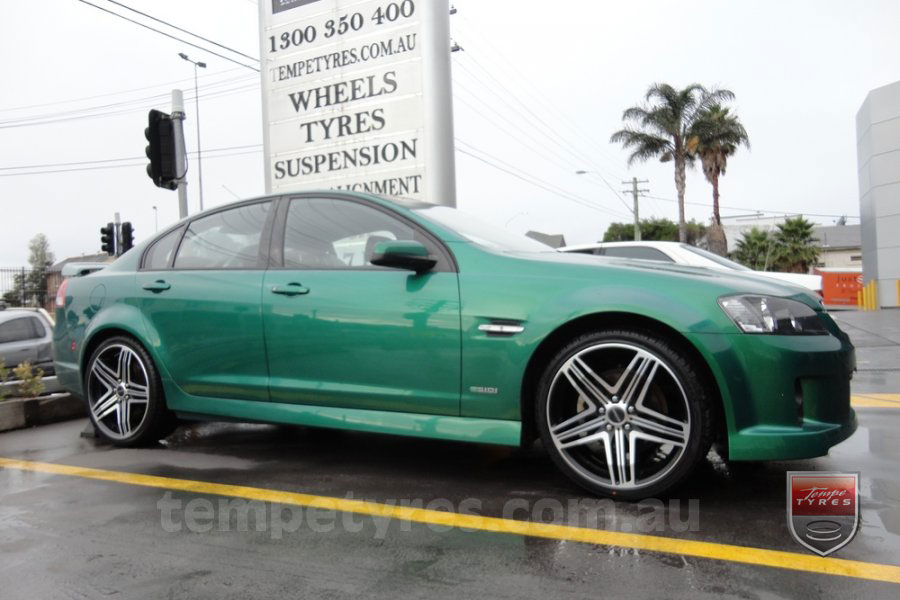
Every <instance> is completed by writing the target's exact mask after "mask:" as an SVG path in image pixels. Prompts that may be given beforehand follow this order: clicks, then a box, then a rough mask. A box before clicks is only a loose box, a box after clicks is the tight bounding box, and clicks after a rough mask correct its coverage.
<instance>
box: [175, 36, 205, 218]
mask: <svg viewBox="0 0 900 600" xmlns="http://www.w3.org/2000/svg"><path fill="white" fill-rule="evenodd" d="M178 56H180V57H181V58H182V59H184V60H186V61H188V62H189V63H191V64H192V65H194V112H196V113H197V189H199V190H200V210H201V211H202V210H203V160H202V158H201V155H200V94H199V93H198V88H197V67H200V68H201V69H205V68H206V63H205V62H199V61H193V60H191V59H190V58H188V55H187V54H185V53H184V52H179V53H178Z"/></svg>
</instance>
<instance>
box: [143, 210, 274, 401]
mask: <svg viewBox="0 0 900 600" xmlns="http://www.w3.org/2000/svg"><path fill="white" fill-rule="evenodd" d="M273 216H274V211H273V210H272V202H271V201H263V202H255V203H245V204H243V205H240V206H237V207H229V208H226V209H224V210H221V211H218V212H215V213H212V214H207V215H205V216H201V217H198V218H197V219H194V220H193V221H191V222H190V223H188V224H187V225H186V226H182V227H181V228H179V229H176V230H174V231H171V232H169V233H168V234H166V235H164V236H162V237H161V238H160V239H159V240H157V241H156V242H155V243H154V244H153V245H152V246H150V247H149V248H148V249H147V251H146V253H145V254H144V257H143V262H142V267H141V269H140V270H139V271H138V274H137V278H136V280H137V288H136V293H137V295H138V297H139V299H140V306H141V309H142V313H143V317H144V319H145V321H146V324H147V326H148V329H149V330H150V335H151V337H152V338H153V339H152V340H151V341H152V343H153V345H154V346H155V350H156V352H157V355H158V356H159V357H160V359H161V361H162V363H163V366H164V367H165V369H166V371H167V372H168V373H169V375H170V376H171V378H172V380H173V381H174V382H175V383H176V384H177V385H178V386H179V387H181V389H182V390H184V391H185V392H187V393H188V394H191V395H195V396H209V397H217V398H233V399H240V400H268V371H267V366H266V358H265V344H264V342H263V328H262V311H261V304H260V294H261V288H262V282H263V274H264V272H265V264H266V261H267V251H268V246H269V235H270V233H269V232H270V230H271V220H272V217H273Z"/></svg>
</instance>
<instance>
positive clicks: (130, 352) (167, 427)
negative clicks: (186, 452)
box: [84, 336, 176, 446]
mask: <svg viewBox="0 0 900 600" xmlns="http://www.w3.org/2000/svg"><path fill="white" fill-rule="evenodd" d="M84 391H85V394H84V395H85V400H86V401H87V405H88V406H87V407H88V414H89V416H90V419H91V422H92V423H93V424H94V428H95V429H96V430H97V432H98V433H99V434H100V436H101V437H102V438H103V439H105V440H106V441H108V442H110V443H112V444H115V445H116V446H143V445H147V444H151V443H154V442H156V441H158V440H160V439H162V438H164V437H165V436H167V435H169V434H170V433H171V432H172V430H173V429H174V428H175V425H176V421H175V417H174V415H173V414H172V413H171V412H170V411H169V410H168V408H167V407H166V400H165V397H164V395H163V391H162V383H161V382H160V379H159V373H158V372H157V370H156V367H155V366H154V364H153V360H152V359H151V358H150V355H149V354H148V353H147V351H146V350H145V349H144V347H143V346H141V345H140V344H139V343H137V342H136V341H135V340H134V339H132V338H130V337H126V336H117V337H113V338H110V339H108V340H105V341H103V343H101V344H100V345H99V346H98V347H97V348H96V349H95V350H94V352H93V354H91V357H90V359H89V360H88V362H87V369H86V370H85V375H84Z"/></svg>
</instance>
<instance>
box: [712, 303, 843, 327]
mask: <svg viewBox="0 0 900 600" xmlns="http://www.w3.org/2000/svg"><path fill="white" fill-rule="evenodd" d="M719 305H720V306H721V307H722V308H723V309H724V310H725V312H726V313H728V316H729V317H731V320H732V321H734V322H735V324H736V325H737V326H738V327H740V329H741V331H743V332H744V333H774V334H778V335H822V334H825V333H828V332H827V331H826V329H825V326H824V325H823V324H822V320H821V319H820V318H819V315H817V314H816V311H814V310H813V309H811V308H810V307H808V306H807V305H805V304H803V303H802V302H797V301H796V300H787V299H785V298H775V297H772V296H749V295H748V296H725V297H723V298H719Z"/></svg>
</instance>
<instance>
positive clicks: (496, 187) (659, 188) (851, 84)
mask: <svg viewBox="0 0 900 600" xmlns="http://www.w3.org/2000/svg"><path fill="white" fill-rule="evenodd" d="M91 1H92V2H93V3H95V4H98V5H101V6H103V7H104V8H108V9H110V10H114V11H117V12H120V13H123V14H126V15H128V16H130V17H135V18H138V19H140V17H137V16H136V15H134V14H133V13H128V12H127V11H125V10H124V9H122V8H120V7H117V6H115V5H113V4H110V3H108V2H106V1H105V0H91ZM419 1H423V0H419ZM123 4H126V5H129V6H132V7H134V8H137V9H139V10H141V11H143V12H146V13H148V14H151V15H153V16H155V17H158V18H160V19H164V20H167V21H170V22H172V23H174V24H176V25H178V26H180V27H183V28H185V29H187V30H190V31H192V32H195V33H198V34H200V35H203V36H205V37H207V38H210V39H212V40H215V41H217V42H219V43H222V44H224V45H227V46H230V47H232V48H235V49H237V50H240V51H242V52H244V53H246V54H249V55H251V56H258V55H259V48H258V47H259V40H258V38H259V33H258V18H257V15H258V8H257V6H256V2H255V0H215V1H213V0H178V1H174V0H154V1H152V2H151V1H149V0H123ZM453 4H454V5H455V6H456V7H457V9H458V13H457V14H456V15H455V16H453V17H452V21H451V23H452V25H451V26H452V34H453V37H454V39H455V40H456V41H457V42H458V43H459V44H460V45H461V46H462V47H463V51H462V52H457V53H454V55H453V67H454V86H455V91H454V100H455V124H456V136H457V138H458V139H459V140H460V142H459V146H458V148H462V149H466V150H467V151H468V152H470V153H475V154H480V156H482V158H485V159H487V160H488V161H490V162H493V163H494V164H495V165H497V166H502V167H504V168H505V169H507V170H512V171H513V172H520V174H521V173H525V174H527V175H528V177H530V178H532V180H533V181H534V180H537V181H539V182H540V185H541V186H543V188H544V189H542V188H541V187H537V186H535V185H533V184H530V183H526V182H524V181H522V180H521V179H519V178H517V177H515V176H513V175H511V174H509V173H506V172H504V171H501V170H499V169H497V168H495V167H491V166H488V165H486V164H485V163H483V162H480V161H478V160H476V159H475V158H472V157H471V156H469V155H468V154H461V153H458V154H457V179H458V206H459V208H461V209H463V210H465V211H467V212H471V213H474V214H476V215H479V216H481V217H483V218H485V219H487V220H490V221H493V222H495V223H497V224H498V225H500V226H503V227H507V228H508V229H510V230H513V231H518V232H524V231H526V230H528V229H538V230H541V231H544V232H547V233H563V234H565V236H566V240H567V242H569V243H585V242H590V241H594V240H596V239H599V238H600V237H602V235H603V232H604V231H605V229H606V227H607V225H608V224H609V223H610V222H611V221H616V220H618V221H625V220H628V219H630V215H629V214H628V212H627V209H626V207H625V206H624V204H623V199H622V197H621V196H619V195H618V194H616V193H614V191H613V189H610V187H608V186H607V185H606V183H604V181H603V179H605V180H606V182H608V183H609V186H611V187H612V188H614V190H619V189H622V188H623V187H624V186H623V185H622V184H621V181H622V180H624V179H628V178H631V177H632V176H637V177H639V178H641V179H649V180H650V183H649V184H645V187H647V186H648V187H649V189H650V195H651V196H654V197H655V198H647V199H644V200H642V205H641V214H642V216H645V217H652V216H656V217H668V218H672V219H675V218H676V216H677V209H676V205H675V203H674V202H672V201H670V200H671V199H674V198H675V197H676V192H675V186H674V182H673V176H672V167H671V165H670V164H659V163H647V164H638V165H635V166H634V167H632V168H631V169H629V168H628V167H627V164H626V158H627V155H626V153H625V152H624V151H622V150H621V149H620V148H619V147H617V146H614V145H612V144H610V143H609V141H608V140H609V136H610V134H612V132H613V131H615V130H616V129H618V128H619V127H620V126H621V114H622V110H623V109H624V108H626V107H628V106H629V105H631V104H634V103H637V102H638V101H639V100H641V98H642V96H643V94H644V92H645V91H646V88H647V87H648V85H649V84H650V83H652V82H655V81H663V82H668V83H671V84H673V85H675V86H684V85H687V84H689V83H692V82H698V83H702V84H704V85H706V86H710V87H716V86H718V87H725V88H728V89H731V90H733V91H734V92H735V94H736V95H737V99H736V102H735V103H734V107H735V110H736V111H737V113H738V115H739V116H740V117H741V119H742V120H743V122H744V124H745V126H746V128H747V130H748V132H749V135H750V138H751V141H752V145H753V146H752V151H750V152H748V151H746V150H741V151H740V152H739V154H738V155H736V156H735V157H733V158H732V159H731V161H730V162H729V167H728V173H727V175H726V176H725V177H724V179H723V180H722V182H721V193H722V199H721V202H722V205H723V206H724V207H729V208H723V216H724V215H740V214H746V213H747V212H748V211H747V209H759V210H765V211H786V212H796V213H804V214H808V215H823V216H811V217H810V218H811V219H813V220H815V221H817V222H820V223H827V224H831V223H832V222H833V221H834V220H835V219H836V216H837V215H848V216H851V217H854V216H858V215H859V199H858V192H857V175H856V133H855V126H854V118H855V115H856V112H857V110H858V109H859V106H860V105H861V103H862V102H863V100H864V99H865V96H866V94H867V93H868V91H869V90H870V89H872V88H875V87H879V86H882V85H885V84H888V83H891V82H893V81H896V80H898V79H900V59H898V57H900V35H898V34H897V32H898V31H900V2H897V1H896V0H882V1H878V0H867V1H866V2H846V1H837V0H835V1H830V0H828V1H826V0H815V1H813V0H809V1H794V0H780V1H775V0H772V1H753V2H750V1H745V2H742V3H737V2H722V1H721V0H718V1H715V0H709V1H696V2H686V1H683V2H671V1H664V0H660V1H653V2H650V1H646V2H641V1H629V2H621V1H620V2H607V1H587V0H556V1H555V2H552V3H543V2H522V1H521V0H490V1H484V0H481V1H478V0H454V2H453ZM532 7H533V8H532ZM0 10H2V13H0V81H2V85H0V201H2V210H0V223H2V225H3V226H2V229H0V266H3V267H6V266H20V265H23V264H25V263H26V260H27V242H28V240H29V239H30V238H31V237H33V236H34V235H35V234H36V233H39V232H43V233H45V234H46V235H47V236H48V237H49V239H50V243H51V247H52V249H53V251H54V252H55V253H56V256H57V258H58V259H60V258H65V257H68V256H73V255H81V254H84V253H93V252H96V251H98V249H99V245H100V242H99V227H100V226H101V225H103V224H105V223H106V222H107V221H109V220H112V217H113V213H114V212H116V211H118V212H120V213H121V215H122V218H123V220H130V221H132V222H133V223H134V224H135V227H136V230H137V231H136V237H137V238H138V239H143V238H144V237H145V236H148V235H151V234H152V233H153V231H154V229H155V220H154V217H155V216H157V215H158V221H159V227H160V228H162V227H164V226H165V225H166V224H169V223H171V222H173V221H175V220H176V219H177V215H178V208H177V197H176V194H175V193H174V192H169V191H163V190H159V189H157V188H155V187H154V186H153V185H152V183H151V182H150V180H149V179H148V178H147V176H146V174H145V166H144V164H145V161H141V160H121V159H139V157H142V156H143V153H144V146H145V145H146V141H145V139H144V136H143V130H144V127H145V126H146V113H147V110H148V109H149V108H151V107H158V108H160V109H164V110H166V111H167V112H168V109H169V91H170V90H171V89H172V88H173V87H181V88H183V89H184V90H185V95H186V97H187V99H188V107H187V112H188V119H189V120H188V122H187V144H188V146H189V148H190V149H195V148H196V136H195V130H194V127H195V121H194V120H193V119H194V117H195V115H194V108H193V100H192V98H193V79H192V76H193V70H192V67H191V65H190V64H188V63H186V62H184V61H182V60H181V59H179V58H178V53H179V52H186V53H187V54H189V55H190V56H191V57H192V58H194V59H195V60H202V61H205V62H206V63H207V64H208V68H207V69H206V70H205V71H202V72H201V79H200V116H201V125H202V130H201V140H202V147H203V153H204V160H203V178H204V182H203V183H204V194H205V195H204V198H205V206H206V207H210V206H214V205H218V204H223V203H226V202H229V201H232V200H234V199H235V197H240V198H246V197H251V196H254V195H259V194H262V193H263V192H264V183H263V161H262V148H261V143H262V117H261V112H260V104H261V103H260V91H259V75H258V74H257V73H255V72H254V71H252V70H250V69H247V68H244V67H240V66H237V65H235V64H233V63H230V62H227V61H225V60H222V59H220V58H218V57H216V56H213V55H211V54H208V53H206V52H204V51H202V50H198V49H196V48H191V47H189V46H187V45H185V44H183V43H180V42H177V41H175V40H171V39H168V38H166V37H163V36H162V35H159V34H157V33H153V32H151V31H147V30H145V29H142V28H139V27H138V26H136V25H133V24H131V23H128V22H126V21H124V20H121V19H118V18H116V17H114V16H111V15H109V14H106V13H103V12H101V11H100V10H97V9H96V8H92V7H90V6H87V5H86V4H84V3H81V2H78V1H77V0H42V1H40V2H35V1H33V0H2V3H0ZM140 20H142V21H146V20H145V19H140ZM156 26H158V25H156ZM167 31H171V30H167ZM173 33H175V32H173ZM177 35H181V34H177ZM247 62H248V63H251V61H249V60H248V61H247ZM251 64H255V63H251ZM98 107H102V108H98ZM110 160H115V161H117V162H104V161H110ZM69 163H82V164H69ZM504 163H505V165H504ZM110 166H114V167H115V168H98V167H110ZM26 167H27V168H26ZM578 169H585V170H591V171H594V172H596V173H599V175H596V174H593V173H592V174H589V175H582V176H577V175H575V174H574V171H576V170H578ZM49 171H68V172H49ZM601 178H602V179H601ZM196 187H197V186H196V183H195V182H192V184H191V186H190V205H191V211H192V212H194V211H196V210H197V208H198V195H197V191H196ZM547 188H550V189H547ZM552 190H562V191H563V192H564V193H565V194H566V195H567V197H562V196H561V195H559V194H557V193H554V191H552ZM710 197H711V190H710V187H709V185H708V184H707V183H706V182H705V180H704V179H703V177H702V175H701V174H700V173H699V172H698V171H695V172H694V173H692V174H691V175H689V177H688V185H687V200H688V202H691V203H694V204H690V205H689V206H688V217H689V218H695V219H698V220H702V221H706V220H708V218H709V216H710V213H711V209H710V208H709V206H708V205H709V203H710ZM666 199H669V200H666ZM154 206H156V207H157V209H158V211H157V212H156V213H155V211H154V210H153V207H154ZM731 207H734V208H731ZM826 215H835V216H834V217H832V216H826ZM850 222H851V223H854V222H858V220H854V219H851V221H850Z"/></svg>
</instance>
